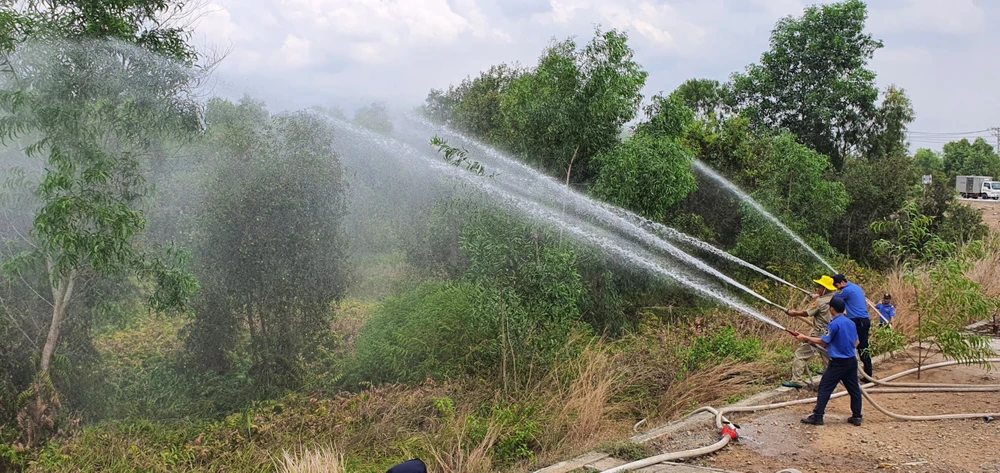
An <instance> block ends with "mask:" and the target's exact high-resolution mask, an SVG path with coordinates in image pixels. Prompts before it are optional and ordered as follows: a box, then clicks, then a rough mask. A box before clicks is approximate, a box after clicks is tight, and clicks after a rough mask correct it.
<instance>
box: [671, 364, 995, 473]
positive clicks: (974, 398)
mask: <svg viewBox="0 0 1000 473" xmlns="http://www.w3.org/2000/svg"><path fill="white" fill-rule="evenodd" d="M934 361H937V360H936V359H932V360H931V361H930V362H934ZM914 366H915V364H914V363H913V362H912V361H910V360H909V359H908V358H897V359H896V360H894V361H889V362H884V363H882V364H881V366H876V376H887V375H889V374H892V373H897V372H899V371H903V370H905V369H908V368H912V367H914ZM898 381H916V377H915V376H910V377H907V378H903V379H900V380H898ZM919 381H920V382H928V383H963V384H1000V373H998V372H997V371H996V370H993V371H990V372H986V371H984V370H983V369H981V368H977V367H972V366H950V367H945V368H938V369H936V370H932V371H929V372H925V373H924V374H923V375H922V376H921V379H920V380H919ZM814 395H815V393H812V392H806V390H803V391H802V392H799V393H794V394H791V395H790V396H789V399H794V398H806V397H810V396H814ZM873 396H875V399H876V401H878V402H879V404H881V405H882V406H883V407H885V408H886V409H888V410H890V411H892V412H896V413H899V414H916V415H930V414H945V413H964V412H1000V394H997V393H995V392H993V393H933V394H928V393H921V394H909V393H907V394H873ZM780 400H784V399H777V400H775V401H774V402H777V401H780ZM812 407H813V406H812V404H808V405H801V406H793V407H787V408H783V409H776V410H769V411H761V412H759V413H756V414H751V413H747V414H735V415H733V416H732V417H731V418H730V420H732V421H733V422H735V423H737V424H739V425H740V427H741V428H740V435H741V439H740V441H739V442H738V443H736V444H735V445H734V444H731V446H730V447H728V448H726V449H724V450H722V451H720V452H718V453H716V454H714V455H712V456H708V457H703V458H700V459H696V460H693V461H692V462H691V463H692V464H696V465H703V466H709V467H714V468H721V469H724V470H731V471H761V472H776V471H779V470H782V469H785V468H795V469H797V470H800V471H802V472H812V471H816V472H825V471H870V470H876V469H886V470H894V471H912V472H954V471H975V472H982V471H988V472H1000V418H998V419H997V420H996V421H993V422H989V423H987V422H985V421H984V420H983V419H975V420H947V421H927V422H904V421H899V420H895V419H892V418H890V417H888V416H885V415H883V414H882V413H880V412H878V411H877V410H876V409H875V408H874V407H872V406H871V405H869V404H868V403H867V401H865V407H864V414H865V419H864V424H863V425H862V426H861V427H855V426H853V425H850V424H848V423H847V422H846V420H847V418H848V417H850V407H849V399H848V398H847V397H846V396H845V397H842V398H839V399H834V400H833V401H831V402H830V405H829V406H828V408H827V413H826V425H824V426H819V427H816V426H807V425H804V424H802V423H800V422H799V419H801V418H802V417H805V416H807V415H809V414H810V413H811V411H812ZM717 438H718V434H717V433H715V432H714V429H709V428H707V426H706V429H705V430H704V431H703V432H702V431H699V432H685V433H682V434H680V435H676V436H673V437H672V438H664V439H661V440H660V441H659V442H657V443H659V444H660V445H659V446H661V447H662V448H664V450H668V451H669V450H679V449H683V448H692V447H695V446H698V445H707V444H710V443H712V442H714V441H715V439H717Z"/></svg>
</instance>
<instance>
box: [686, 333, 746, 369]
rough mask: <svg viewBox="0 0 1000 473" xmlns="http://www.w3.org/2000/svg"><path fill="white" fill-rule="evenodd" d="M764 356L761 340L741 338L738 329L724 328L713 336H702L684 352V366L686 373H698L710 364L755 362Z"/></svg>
mask: <svg viewBox="0 0 1000 473" xmlns="http://www.w3.org/2000/svg"><path fill="white" fill-rule="evenodd" d="M761 354H762V350H761V343H760V340H755V339H753V338H740V336H739V333H737V331H736V328H735V327H732V326H728V327H724V328H722V329H721V330H719V331H718V332H715V333H713V334H711V335H702V336H700V337H698V338H696V339H695V340H694V343H692V344H691V346H690V347H689V348H687V349H685V351H684V356H683V360H684V361H683V362H682V366H683V367H684V368H683V370H684V372H691V371H697V370H699V369H702V368H704V367H706V366H707V365H708V364H709V363H713V362H721V361H725V360H732V361H744V362H747V361H754V360H757V359H758V358H760V356H761Z"/></svg>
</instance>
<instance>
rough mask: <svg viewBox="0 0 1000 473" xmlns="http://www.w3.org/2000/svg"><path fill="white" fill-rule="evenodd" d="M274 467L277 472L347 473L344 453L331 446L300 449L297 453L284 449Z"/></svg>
mask: <svg viewBox="0 0 1000 473" xmlns="http://www.w3.org/2000/svg"><path fill="white" fill-rule="evenodd" d="M276 469H277V473H347V469H346V468H345V467H344V455H343V454H341V453H340V452H338V451H337V449H336V448H334V447H331V446H324V447H320V448H318V449H316V450H310V449H308V448H306V449H302V451H301V452H300V453H299V454H298V455H292V454H291V453H289V452H288V451H287V450H285V451H283V452H281V461H280V462H279V463H278V465H277V466H276Z"/></svg>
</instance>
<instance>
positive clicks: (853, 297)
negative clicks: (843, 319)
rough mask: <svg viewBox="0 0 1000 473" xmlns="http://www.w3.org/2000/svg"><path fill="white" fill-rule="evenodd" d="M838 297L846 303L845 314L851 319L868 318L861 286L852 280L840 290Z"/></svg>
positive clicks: (866, 302)
mask: <svg viewBox="0 0 1000 473" xmlns="http://www.w3.org/2000/svg"><path fill="white" fill-rule="evenodd" d="M840 298H841V299H843V300H844V303H845V304H847V316H848V317H850V318H852V319H861V318H868V317H869V315H868V305H867V304H868V301H867V300H866V299H865V291H864V290H863V289H861V286H859V285H857V284H854V283H852V282H849V283H847V285H846V286H844V288H843V289H841V290H840Z"/></svg>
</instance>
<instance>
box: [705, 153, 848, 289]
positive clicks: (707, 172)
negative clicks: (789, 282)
mask: <svg viewBox="0 0 1000 473" xmlns="http://www.w3.org/2000/svg"><path fill="white" fill-rule="evenodd" d="M692 164H693V165H694V167H695V169H697V170H699V171H701V172H702V173H703V174H705V175H706V176H708V177H711V178H712V179H715V180H716V181H717V182H718V183H720V184H722V187H725V188H726V189H729V191H730V192H732V193H733V194H735V195H736V196H737V197H739V198H740V200H742V201H743V202H745V203H747V204H749V205H750V206H751V207H753V208H754V209H756V210H757V211H758V212H760V214H761V215H763V216H764V218H766V219H768V220H770V221H771V223H773V224H775V225H777V226H778V228H780V229H782V230H784V232H785V233H787V234H788V236H789V237H791V238H792V240H795V242H796V243H798V244H800V245H802V247H803V248H805V249H806V251H808V252H809V253H810V254H812V255H813V256H815V257H816V259H817V260H819V262H820V263H823V266H826V267H827V268H828V269H829V270H830V271H833V272H835V273H836V272H837V270H835V269H833V266H830V263H827V262H826V260H825V259H823V257H822V256H820V254H819V253H818V252H817V251H816V250H814V249H812V247H811V246H809V245H808V244H806V242H805V240H803V239H802V238H801V237H799V236H798V235H796V234H795V232H793V231H792V230H791V229H790V228H788V227H786V226H785V224H783V223H781V220H778V218H777V217H775V216H774V215H771V213H770V212H768V211H767V210H765V209H764V207H763V206H761V205H760V204H759V203H757V201H756V200H754V199H753V198H752V197H750V196H749V195H747V194H746V193H745V192H743V191H742V190H740V188H739V187H737V186H736V185H735V184H733V183H732V182H729V181H728V180H726V178H724V177H722V176H721V175H719V173H717V172H715V171H714V170H713V169H712V168H710V167H708V166H707V165H705V163H702V162H701V161H699V160H697V159H695V160H694V161H692Z"/></svg>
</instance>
